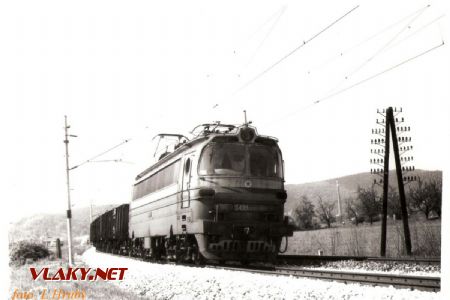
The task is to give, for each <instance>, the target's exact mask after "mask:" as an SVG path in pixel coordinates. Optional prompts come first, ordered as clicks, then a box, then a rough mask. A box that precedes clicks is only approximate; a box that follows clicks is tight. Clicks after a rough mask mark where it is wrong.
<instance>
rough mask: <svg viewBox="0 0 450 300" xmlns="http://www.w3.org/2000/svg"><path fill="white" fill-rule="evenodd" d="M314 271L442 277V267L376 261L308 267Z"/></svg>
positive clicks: (329, 263) (339, 262) (332, 263)
mask: <svg viewBox="0 0 450 300" xmlns="http://www.w3.org/2000/svg"><path fill="white" fill-rule="evenodd" d="M306 268H308V269H314V270H339V271H346V272H355V273H368V272H370V273H382V274H396V275H411V276H436V277H440V276H441V267H440V265H421V264H415V263H394V262H388V263H383V262H376V261H354V260H346V261H334V262H327V263H323V264H321V265H319V266H306Z"/></svg>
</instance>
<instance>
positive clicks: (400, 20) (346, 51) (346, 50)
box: [308, 6, 427, 74]
mask: <svg viewBox="0 0 450 300" xmlns="http://www.w3.org/2000/svg"><path fill="white" fill-rule="evenodd" d="M425 8H427V6H425V7H422V8H420V9H418V10H415V11H414V12H412V13H410V14H408V15H406V16H404V17H402V18H400V19H399V20H397V21H395V22H394V23H391V24H389V25H387V26H386V27H384V28H383V29H381V30H379V31H377V32H376V33H374V34H372V35H371V36H369V37H367V38H365V39H364V40H362V41H360V42H358V43H356V44H355V45H353V46H350V47H348V48H346V49H345V50H342V51H340V52H339V53H338V54H337V55H335V56H332V57H330V58H328V59H326V60H325V62H324V63H323V64H321V65H320V66H317V67H313V68H309V70H308V74H309V73H311V71H313V70H316V69H320V68H323V67H324V66H326V65H328V64H329V63H331V62H332V61H334V60H336V59H338V58H341V57H343V56H344V55H346V54H347V53H349V52H351V51H353V50H354V49H356V48H358V47H360V46H362V45H364V44H366V43H367V42H369V41H371V40H373V39H374V38H376V37H378V36H380V35H381V34H383V33H385V32H386V31H388V30H390V29H392V28H394V27H395V26H397V25H399V24H401V23H403V22H404V21H405V20H408V19H409V18H411V17H412V16H414V15H416V14H417V13H419V12H421V11H422V10H424V9H425Z"/></svg>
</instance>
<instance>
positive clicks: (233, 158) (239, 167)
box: [199, 143, 245, 175]
mask: <svg viewBox="0 0 450 300" xmlns="http://www.w3.org/2000/svg"><path fill="white" fill-rule="evenodd" d="M244 170H245V146H244V145H242V144H231V143H230V144H228V143H217V144H210V145H208V146H206V148H205V150H204V151H203V154H202V158H201V161H200V167H199V174H200V175H240V174H243V173H244Z"/></svg>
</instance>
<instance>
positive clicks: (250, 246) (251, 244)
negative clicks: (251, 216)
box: [208, 240, 276, 253]
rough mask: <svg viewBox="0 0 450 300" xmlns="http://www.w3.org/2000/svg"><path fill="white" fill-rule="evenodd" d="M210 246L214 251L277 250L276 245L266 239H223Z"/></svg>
mask: <svg viewBox="0 0 450 300" xmlns="http://www.w3.org/2000/svg"><path fill="white" fill-rule="evenodd" d="M208 248H209V250H210V251H213V252H215V251H217V252H247V253H271V252H274V251H275V250H276V249H275V245H273V244H269V243H267V242H264V241H240V240H223V241H220V242H217V243H210V244H209V246H208Z"/></svg>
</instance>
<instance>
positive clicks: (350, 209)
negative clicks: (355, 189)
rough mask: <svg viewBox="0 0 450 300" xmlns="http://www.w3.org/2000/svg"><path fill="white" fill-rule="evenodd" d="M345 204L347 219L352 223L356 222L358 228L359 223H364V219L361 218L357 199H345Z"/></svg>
mask: <svg viewBox="0 0 450 300" xmlns="http://www.w3.org/2000/svg"><path fill="white" fill-rule="evenodd" d="M344 203H345V210H346V212H347V218H348V219H349V220H350V221H352V222H354V223H355V225H356V226H358V224H359V223H361V222H362V221H364V218H362V217H361V213H360V210H361V208H360V205H358V202H357V201H356V199H353V198H347V199H345V200H344Z"/></svg>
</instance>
